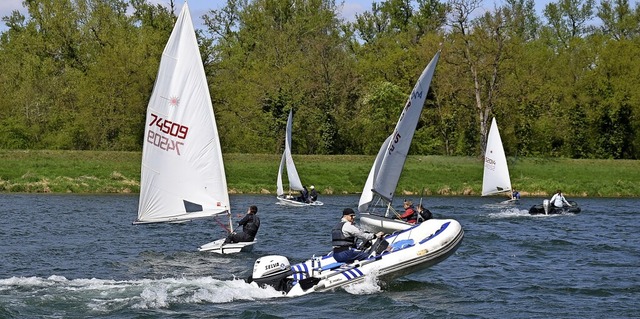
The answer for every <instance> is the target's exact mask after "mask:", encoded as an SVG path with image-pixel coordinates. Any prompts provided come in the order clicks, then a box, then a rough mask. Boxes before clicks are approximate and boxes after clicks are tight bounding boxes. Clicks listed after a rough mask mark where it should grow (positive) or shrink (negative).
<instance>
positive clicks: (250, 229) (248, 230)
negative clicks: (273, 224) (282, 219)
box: [242, 214, 260, 237]
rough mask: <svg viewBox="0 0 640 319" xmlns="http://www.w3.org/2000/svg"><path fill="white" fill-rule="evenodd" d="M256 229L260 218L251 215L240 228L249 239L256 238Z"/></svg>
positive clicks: (258, 226)
mask: <svg viewBox="0 0 640 319" xmlns="http://www.w3.org/2000/svg"><path fill="white" fill-rule="evenodd" d="M251 215H253V214H251ZM258 228H260V218H258V216H255V215H253V216H252V217H251V219H250V220H249V221H248V222H247V223H246V224H244V226H242V232H244V233H245V234H247V235H249V236H251V237H256V235H257V234H258Z"/></svg>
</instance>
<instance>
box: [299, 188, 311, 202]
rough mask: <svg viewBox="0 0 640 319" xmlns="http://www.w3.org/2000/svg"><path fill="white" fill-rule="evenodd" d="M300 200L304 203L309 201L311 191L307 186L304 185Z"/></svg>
mask: <svg viewBox="0 0 640 319" xmlns="http://www.w3.org/2000/svg"><path fill="white" fill-rule="evenodd" d="M298 201H300V202H303V203H309V191H308V190H307V186H302V190H301V191H300V197H298Z"/></svg>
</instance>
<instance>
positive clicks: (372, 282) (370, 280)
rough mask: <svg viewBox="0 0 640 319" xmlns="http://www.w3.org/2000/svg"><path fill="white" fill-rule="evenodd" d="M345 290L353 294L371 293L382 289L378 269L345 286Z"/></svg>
mask: <svg viewBox="0 0 640 319" xmlns="http://www.w3.org/2000/svg"><path fill="white" fill-rule="evenodd" d="M344 290H345V291H346V292H348V293H350V294H353V295H371V294H375V293H379V292H381V291H382V288H380V285H379V284H378V269H374V270H373V271H372V272H371V273H370V274H369V275H367V276H364V280H363V281H361V282H358V283H354V284H351V285H346V286H344Z"/></svg>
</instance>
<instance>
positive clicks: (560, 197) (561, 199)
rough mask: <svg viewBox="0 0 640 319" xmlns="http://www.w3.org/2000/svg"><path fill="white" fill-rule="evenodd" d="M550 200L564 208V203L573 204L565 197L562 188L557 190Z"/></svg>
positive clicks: (555, 205) (558, 206)
mask: <svg viewBox="0 0 640 319" xmlns="http://www.w3.org/2000/svg"><path fill="white" fill-rule="evenodd" d="M550 202H551V203H552V204H553V206H554V207H556V208H562V207H563V206H564V204H566V205H567V206H571V204H569V202H568V201H567V200H566V199H565V198H564V195H562V191H561V190H557V191H556V193H555V194H554V195H553V197H551V200H550Z"/></svg>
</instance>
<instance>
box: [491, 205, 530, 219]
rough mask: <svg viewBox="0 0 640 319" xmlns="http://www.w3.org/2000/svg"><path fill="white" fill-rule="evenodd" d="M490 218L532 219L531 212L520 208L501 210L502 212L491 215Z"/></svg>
mask: <svg viewBox="0 0 640 319" xmlns="http://www.w3.org/2000/svg"><path fill="white" fill-rule="evenodd" d="M487 216H489V218H496V219H499V218H513V217H530V216H531V215H530V214H529V211H527V210H526V209H520V208H518V207H508V208H504V207H503V208H501V209H500V211H497V212H493V213H489V214H488V215H487Z"/></svg>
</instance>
